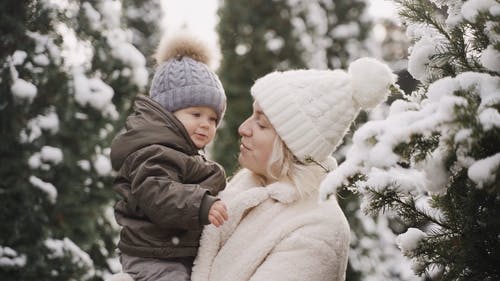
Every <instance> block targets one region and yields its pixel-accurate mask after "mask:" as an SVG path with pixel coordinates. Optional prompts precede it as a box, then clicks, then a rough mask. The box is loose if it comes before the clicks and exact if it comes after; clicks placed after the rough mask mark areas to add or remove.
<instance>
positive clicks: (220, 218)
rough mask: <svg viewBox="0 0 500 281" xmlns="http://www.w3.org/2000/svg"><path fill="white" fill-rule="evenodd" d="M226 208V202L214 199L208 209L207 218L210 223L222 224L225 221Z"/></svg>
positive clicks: (217, 225)
mask: <svg viewBox="0 0 500 281" xmlns="http://www.w3.org/2000/svg"><path fill="white" fill-rule="evenodd" d="M227 218H228V215H227V208H226V204H224V203H223V202H222V201H220V200H219V201H215V203H214V204H213V205H212V207H210V211H208V220H209V221H210V223H211V224H213V225H215V226H216V227H219V226H221V225H223V224H224V221H227Z"/></svg>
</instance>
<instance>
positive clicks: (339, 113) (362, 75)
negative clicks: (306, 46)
mask: <svg viewBox="0 0 500 281" xmlns="http://www.w3.org/2000/svg"><path fill="white" fill-rule="evenodd" d="M395 81H396V75H394V74H393V73H392V71H391V70H390V68H389V67H388V66H387V65H385V64H383V63H381V62H379V61H377V60H376V59H373V58H361V59H358V60H356V61H354V62H352V63H351V65H350V66H349V70H348V72H345V71H343V70H290V71H285V72H273V73H270V74H268V75H266V76H264V77H262V78H260V79H258V80H257V81H256V82H255V84H254V85H253V87H252V89H251V94H252V96H253V97H254V99H255V100H256V101H257V103H258V104H259V105H260V106H261V108H262V110H263V111H264V114H265V115H266V116H267V117H268V118H269V121H270V122H271V124H272V125H273V127H274V128H275V129H276V132H277V133H278V135H279V136H280V137H281V139H283V141H284V142H285V144H286V145H287V146H288V148H289V149H290V150H291V151H292V153H293V154H294V155H295V156H296V157H297V158H298V159H299V160H300V161H301V162H303V163H308V162H311V161H312V162H318V163H325V161H327V160H328V158H329V156H330V155H331V154H332V153H333V152H334V151H335V149H336V148H337V146H338V145H339V144H340V143H341V141H342V139H343V137H344V135H345V134H346V132H347V130H348V129H349V127H350V125H351V122H352V121H353V120H354V119H355V118H356V116H357V115H358V113H359V110H360V109H369V108H372V107H375V106H376V105H378V104H379V103H381V102H383V101H385V99H386V98H387V95H388V93H389V86H390V85H391V84H393V83H395Z"/></svg>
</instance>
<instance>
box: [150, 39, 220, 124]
mask: <svg viewBox="0 0 500 281" xmlns="http://www.w3.org/2000/svg"><path fill="white" fill-rule="evenodd" d="M209 54H210V52H209V50H208V48H207V47H206V46H205V45H204V44H202V43H201V42H199V41H197V40H196V39H194V38H192V37H190V36H187V35H179V36H177V37H174V38H171V39H167V40H163V41H162V42H161V43H160V46H159V47H158V51H157V54H156V56H157V60H158V64H159V65H158V68H157V70H156V72H155V75H154V77H153V81H152V83H151V88H150V91H149V95H150V96H151V98H152V99H153V100H155V101H157V102H158V103H160V104H161V105H162V106H163V107H164V108H165V109H166V110H167V111H169V112H175V111H177V110H180V109H183V108H186V107H193V106H208V107H210V108H212V109H214V111H215V112H216V113H217V116H218V120H219V121H220V120H221V119H222V118H223V116H224V111H225V110H226V95H225V93H224V89H223V87H222V84H221V83H220V80H219V78H218V77H217V75H216V74H215V73H214V72H213V71H211V70H210V69H209V67H208V65H207V64H208V63H209V60H210V55H209Z"/></svg>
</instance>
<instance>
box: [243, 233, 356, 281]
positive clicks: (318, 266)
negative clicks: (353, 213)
mask: <svg viewBox="0 0 500 281" xmlns="http://www.w3.org/2000/svg"><path fill="white" fill-rule="evenodd" d="M315 227H316V226H305V227H303V228H300V229H297V230H296V231H294V232H293V233H291V234H290V235H289V236H287V237H286V238H285V239H283V240H282V241H280V242H279V243H278V244H277V245H276V246H275V247H274V248H273V250H272V251H271V252H270V253H269V255H268V256H267V257H266V258H265V260H264V262H263V263H262V264H261V265H260V266H259V267H258V268H257V270H256V271H255V273H254V274H253V276H252V277H251V278H250V280H251V281H264V280H273V281H281V280H282V281H286V280H318V281H319V280H325V281H326V280H328V281H343V280H344V279H345V270H346V267H347V258H348V257H347V255H348V247H349V234H348V232H346V231H345V229H344V230H342V229H340V230H339V231H333V232H332V231H330V233H325V232H324V231H321V232H319V231H316V230H315V229H314V228H315ZM317 233H322V235H324V234H326V235H325V236H318V235H317ZM330 235H333V236H330Z"/></svg>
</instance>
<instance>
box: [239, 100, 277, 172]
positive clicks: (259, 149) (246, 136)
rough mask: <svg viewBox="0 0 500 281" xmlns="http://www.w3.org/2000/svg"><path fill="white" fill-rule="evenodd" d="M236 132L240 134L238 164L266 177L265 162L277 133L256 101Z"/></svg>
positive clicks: (267, 159)
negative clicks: (250, 112) (249, 114)
mask: <svg viewBox="0 0 500 281" xmlns="http://www.w3.org/2000/svg"><path fill="white" fill-rule="evenodd" d="M238 133H239V134H240V136H241V145H240V155H239V157H238V161H239V163H240V165H241V166H242V167H244V168H247V169H249V170H251V171H252V172H254V173H256V174H259V175H261V176H264V177H267V176H268V175H267V163H268V162H269V158H270V157H271V153H272V150H273V144H274V139H275V138H276V137H277V134H276V131H275V130H274V127H273V126H272V125H271V122H269V119H267V117H266V116H265V115H264V112H263V111H262V108H261V107H260V106H259V104H257V102H254V104H253V113H252V115H251V116H250V117H248V118H247V120H245V121H244V122H243V123H242V124H241V125H240V127H239V128H238Z"/></svg>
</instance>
